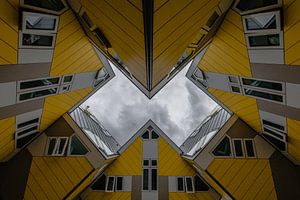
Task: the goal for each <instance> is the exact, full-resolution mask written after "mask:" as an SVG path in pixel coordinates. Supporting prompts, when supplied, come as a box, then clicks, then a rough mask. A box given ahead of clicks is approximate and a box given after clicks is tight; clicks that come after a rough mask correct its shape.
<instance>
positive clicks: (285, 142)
mask: <svg viewBox="0 0 300 200" xmlns="http://www.w3.org/2000/svg"><path fill="white" fill-rule="evenodd" d="M263 134H265V135H268V136H271V137H272V138H274V139H276V140H278V141H280V142H283V143H284V144H285V150H281V149H279V148H278V147H277V146H276V145H275V144H273V143H272V142H271V141H269V139H268V138H266V140H267V141H269V142H270V143H271V144H272V146H274V147H275V148H276V149H278V151H280V152H287V151H288V148H287V141H283V140H281V139H280V138H277V137H275V136H274V135H272V134H270V133H267V132H263ZM262 136H263V137H264V135H262ZM264 138H265V137H264Z"/></svg>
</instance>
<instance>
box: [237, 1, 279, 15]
mask: <svg viewBox="0 0 300 200" xmlns="http://www.w3.org/2000/svg"><path fill="white" fill-rule="evenodd" d="M238 3H239V1H235V3H234V5H233V10H235V11H237V12H238V13H240V14H241V15H245V14H250V13H257V12H263V11H265V10H271V9H275V8H279V7H281V6H282V0H278V3H277V4H273V5H270V6H264V7H260V8H255V9H251V10H247V11H241V10H239V9H238V8H237V7H236V6H237V5H238Z"/></svg>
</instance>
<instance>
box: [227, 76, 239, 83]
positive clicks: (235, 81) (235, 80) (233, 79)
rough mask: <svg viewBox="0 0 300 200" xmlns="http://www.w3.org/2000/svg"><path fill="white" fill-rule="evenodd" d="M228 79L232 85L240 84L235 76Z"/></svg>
mask: <svg viewBox="0 0 300 200" xmlns="http://www.w3.org/2000/svg"><path fill="white" fill-rule="evenodd" d="M228 79H229V82H231V83H239V81H238V79H237V77H235V76H229V77H228Z"/></svg>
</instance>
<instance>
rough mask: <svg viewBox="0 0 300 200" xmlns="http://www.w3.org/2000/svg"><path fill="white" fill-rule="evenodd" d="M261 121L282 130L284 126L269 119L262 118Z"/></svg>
mask: <svg viewBox="0 0 300 200" xmlns="http://www.w3.org/2000/svg"><path fill="white" fill-rule="evenodd" d="M262 122H263V124H265V125H268V126H272V127H274V128H277V129H279V130H282V131H284V126H281V125H279V124H275V123H273V122H270V121H268V120H264V119H263V120H262Z"/></svg>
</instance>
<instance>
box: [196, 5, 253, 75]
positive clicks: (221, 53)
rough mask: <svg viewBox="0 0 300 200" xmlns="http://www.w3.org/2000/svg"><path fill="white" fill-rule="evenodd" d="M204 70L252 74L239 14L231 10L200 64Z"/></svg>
mask: <svg viewBox="0 0 300 200" xmlns="http://www.w3.org/2000/svg"><path fill="white" fill-rule="evenodd" d="M198 67H199V68H201V69H202V70H204V71H208V72H217V73H223V74H234V75H240V76H250V77H251V76H252V75H251V68H250V63H249V57H248V51H247V46H246V41H245V36H244V31H243V25H242V19H241V16H240V15H239V14H237V13H236V12H235V11H233V10H229V12H228V13H227V15H226V17H225V20H224V21H223V23H222V25H221V26H220V28H219V30H218V31H217V33H216V35H215V36H214V38H213V40H212V42H211V44H210V45H209V47H208V49H207V51H206V53H205V54H204V56H203V58H202V60H201V61H200V62H199V65H198Z"/></svg>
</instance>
